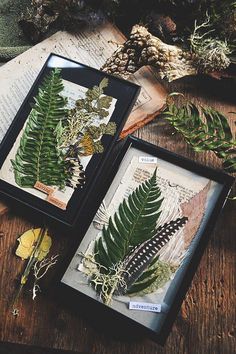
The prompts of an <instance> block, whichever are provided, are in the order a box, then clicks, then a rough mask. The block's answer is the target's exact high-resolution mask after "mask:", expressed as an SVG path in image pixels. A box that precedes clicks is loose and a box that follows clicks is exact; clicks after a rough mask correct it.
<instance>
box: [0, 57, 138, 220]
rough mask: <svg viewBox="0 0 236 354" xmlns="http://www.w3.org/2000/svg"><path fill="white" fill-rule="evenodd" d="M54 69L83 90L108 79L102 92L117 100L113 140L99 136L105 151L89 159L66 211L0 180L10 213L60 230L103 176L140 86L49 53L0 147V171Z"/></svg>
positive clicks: (2, 193) (111, 119)
mask: <svg viewBox="0 0 236 354" xmlns="http://www.w3.org/2000/svg"><path fill="white" fill-rule="evenodd" d="M53 68H60V69H61V77H62V79H63V80H67V81H69V82H72V83H74V84H76V85H80V86H83V87H85V88H92V87H93V86H94V85H98V84H99V83H100V82H101V80H102V79H103V78H107V79H108V86H107V87H106V88H105V90H104V94H105V95H107V96H111V97H112V98H115V99H116V101H115V102H116V103H115V107H114V110H113V111H112V113H111V116H110V118H109V122H114V123H116V127H117V128H116V132H115V134H114V135H113V136H111V135H105V136H102V139H101V142H102V144H103V146H104V151H103V152H102V153H101V154H93V155H92V157H91V160H90V161H89V163H88V165H87V167H86V170H85V175H86V181H87V182H86V184H85V186H84V188H82V189H79V188H78V189H75V191H74V192H73V194H72V197H71V198H70V200H69V202H68V205H67V208H66V210H60V209H59V208H58V207H57V206H55V205H53V204H50V203H48V202H46V201H45V200H43V199H40V198H39V197H37V196H35V195H32V194H30V193H29V192H27V191H25V190H22V189H21V188H20V187H19V188H18V187H17V186H14V185H12V184H10V183H8V182H7V181H6V180H2V179H0V196H1V198H2V200H4V201H6V202H7V203H8V204H9V205H10V206H11V208H12V209H14V210H17V208H18V209H19V208H21V207H23V208H24V209H23V210H26V211H27V213H24V211H23V214H25V215H26V214H27V215H30V216H31V217H35V218H36V220H37V219H38V216H39V214H40V215H41V217H42V220H43V222H44V223H45V224H46V223H47V222H53V223H54V224H55V225H56V224H58V223H59V225H61V226H65V227H73V226H74V225H75V223H76V220H77V218H78V216H79V213H80V210H81V209H82V208H83V205H84V204H85V203H86V200H87V198H88V196H89V191H90V189H91V187H92V185H94V184H96V180H97V177H98V175H99V174H100V173H101V172H102V169H103V166H104V163H105V161H106V159H107V158H108V156H109V153H110V151H111V150H112V148H113V146H114V144H115V142H116V141H117V139H118V138H119V135H120V133H121V131H122V128H123V126H124V124H125V122H126V119H127V118H128V116H129V113H130V112H131V110H132V108H133V106H134V104H135V102H136V98H137V96H138V94H139V92H140V86H138V85H136V84H134V83H132V82H129V81H126V80H123V79H120V78H117V77H115V76H112V75H110V74H106V73H104V72H102V71H99V70H97V69H94V68H91V67H89V66H87V65H84V64H81V63H79V62H76V61H74V60H71V59H68V58H66V57H63V56H61V55H58V54H54V53H51V54H50V55H49V56H48V58H47V60H46V62H45V64H44V65H43V67H42V69H41V71H40V72H39V74H38V76H37V78H36V80H35V81H34V83H33V85H32V87H31V89H30V91H29V92H28V94H27V96H26V98H25V100H24V101H23V103H22V105H21V107H20V109H19V110H18V112H17V114H16V116H15V118H14V120H13V122H12V124H11V126H10V127H9V129H8V131H7V133H6V135H5V137H4V138H3V140H2V143H1V144H0V169H1V168H2V166H3V164H4V162H5V160H6V159H7V156H8V154H9V153H10V151H11V149H12V148H13V145H14V143H15V141H16V139H17V137H18V135H19V133H20V132H21V130H22V129H23V126H24V124H25V122H26V120H27V119H28V117H29V114H30V111H31V109H32V104H33V102H34V97H35V96H36V94H37V93H38V88H39V86H40V85H41V83H42V82H43V79H44V77H45V75H47V74H48V73H49V72H50V70H52V69H53Z"/></svg>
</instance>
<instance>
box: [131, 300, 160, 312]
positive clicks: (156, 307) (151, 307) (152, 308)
mask: <svg viewBox="0 0 236 354" xmlns="http://www.w3.org/2000/svg"><path fill="white" fill-rule="evenodd" d="M129 309H130V310H138V311H149V312H161V304H152V303H149V302H136V301H130V303H129Z"/></svg>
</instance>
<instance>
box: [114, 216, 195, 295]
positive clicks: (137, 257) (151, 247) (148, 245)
mask: <svg viewBox="0 0 236 354" xmlns="http://www.w3.org/2000/svg"><path fill="white" fill-rule="evenodd" d="M187 220H188V218H186V217H182V218H178V219H176V220H172V221H170V222H169V223H166V224H164V225H163V226H160V227H159V228H158V229H157V232H156V234H155V235H154V236H153V237H152V238H151V239H149V240H147V241H145V242H143V243H141V244H139V245H138V246H136V247H134V248H133V249H132V251H131V253H130V254H129V255H128V256H127V257H126V258H125V259H124V263H123V268H124V276H123V277H124V280H125V284H126V286H125V287H124V286H120V285H118V287H117V289H116V291H115V292H114V295H124V294H125V293H126V291H127V290H128V289H129V288H130V287H131V286H132V284H134V282H135V281H136V280H137V279H138V278H139V277H140V275H141V274H142V273H143V271H144V270H145V269H146V268H147V267H148V266H149V264H150V263H151V262H152V260H153V259H154V257H155V256H156V255H157V253H158V252H159V250H160V249H161V248H162V247H163V246H164V245H165V244H166V243H167V242H168V241H169V240H170V238H171V237H172V236H173V235H174V234H175V232H176V231H178V230H179V229H180V228H181V227H182V226H183V225H184V224H185V223H186V222H187Z"/></svg>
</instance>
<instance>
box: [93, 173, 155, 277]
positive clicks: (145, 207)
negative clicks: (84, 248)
mask: <svg viewBox="0 0 236 354" xmlns="http://www.w3.org/2000/svg"><path fill="white" fill-rule="evenodd" d="M160 195H161V192H160V189H159V188H158V186H157V182H156V172H155V173H154V174H153V176H152V177H151V178H150V179H148V180H147V181H145V182H143V183H142V184H141V185H140V186H138V187H137V188H136V189H135V190H134V192H133V193H131V194H130V195H129V197H128V199H127V200H125V199H124V200H123V202H122V203H121V204H120V205H119V209H118V211H117V212H116V213H115V214H114V216H113V218H111V217H110V219H109V223H108V227H104V228H103V231H102V236H101V237H100V238H99V239H98V240H96V242H95V248H94V253H95V259H96V262H98V263H99V264H100V265H102V266H104V267H106V269H107V272H109V269H111V268H112V267H113V266H114V265H115V264H118V263H119V262H122V261H123V260H124V258H125V256H127V254H128V253H129V252H130V251H131V249H132V248H133V247H135V246H137V245H139V244H140V243H142V242H144V241H146V240H148V239H150V238H151V237H152V236H154V235H155V232H156V223H157V219H158V217H159V215H160V206H161V203H162V199H161V198H160Z"/></svg>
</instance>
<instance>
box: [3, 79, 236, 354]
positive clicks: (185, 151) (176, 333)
mask: <svg viewBox="0 0 236 354" xmlns="http://www.w3.org/2000/svg"><path fill="white" fill-rule="evenodd" d="M166 87H167V89H169V90H170V91H179V92H186V93H187V95H188V96H190V97H193V98H194V100H195V101H197V102H200V103H202V104H209V105H212V106H214V107H216V108H217V109H219V110H221V111H222V112H224V113H225V114H226V115H227V116H228V117H230V119H231V124H232V127H233V119H234V115H233V114H229V113H228V112H231V111H236V100H235V88H236V84H235V82H233V81H230V80H228V81H227V80H224V81H217V80H214V79H212V78H209V77H198V78H185V79H182V80H178V81H177V82H175V83H173V84H171V85H166ZM172 133H173V130H172V128H171V127H170V126H169V125H168V124H167V123H166V122H164V121H163V120H161V119H159V118H157V119H156V120H155V121H153V122H152V123H150V124H149V125H147V126H145V127H144V128H142V129H140V130H139V131H138V132H137V133H136V135H137V136H139V137H140V138H142V139H144V140H147V141H149V142H151V143H154V144H156V145H159V146H161V147H164V148H168V149H169V150H171V151H174V152H177V153H179V154H181V155H184V156H187V157H189V158H191V159H193V160H195V161H199V162H201V163H203V164H205V165H208V166H214V167H217V168H220V166H221V162H220V161H219V159H217V158H216V156H215V155H214V154H212V153H202V154H197V153H194V152H193V151H192V150H191V148H190V147H189V146H187V145H186V144H185V143H184V141H183V139H182V138H181V137H180V136H179V135H177V134H174V135H173V134H172ZM235 204H236V203H235V202H233V201H228V202H227V203H226V206H225V208H224V211H223V212H222V214H221V216H220V218H219V220H218V221H217V226H216V228H215V231H214V233H213V234H212V237H211V241H210V243H209V246H208V247H207V249H206V251H205V253H204V256H203V258H202V261H201V264H200V267H199V268H198V271H197V273H196V275H195V277H194V280H193V282H192V286H191V287H190V289H189V291H188V293H187V296H186V299H185V301H184V302H183V305H182V307H181V311H180V313H179V315H178V318H177V320H176V321H175V324H174V327H173V330H172V332H171V334H170V336H169V338H168V341H167V343H166V346H165V347H164V348H162V347H160V346H159V345H157V344H156V343H154V342H151V341H149V340H147V339H145V338H140V337H138V338H137V339H135V340H130V341H124V340H121V339H117V338H116V339H114V338H112V337H111V336H110V335H107V334H106V333H102V332H98V331H96V330H95V329H94V328H93V326H91V324H90V323H89V322H87V321H85V320H83V319H82V318H79V317H78V316H76V314H75V313H73V312H72V311H69V310H67V309H66V308H61V307H60V306H59V305H58V302H57V294H54V297H53V298H49V297H48V296H47V292H46V291H43V292H42V293H41V294H39V296H38V298H37V299H36V300H35V301H32V300H31V293H30V292H29V290H28V289H26V291H25V292H24V295H23V296H22V297H21V298H20V300H19V303H18V307H19V310H20V315H19V316H18V317H14V316H13V315H12V314H11V312H10V308H9V304H10V301H11V299H12V297H13V294H14V291H15V286H16V281H17V279H18V278H19V274H20V272H21V271H22V269H23V267H24V263H22V261H21V260H19V259H18V258H17V257H15V256H14V255H13V253H14V250H15V247H16V239H17V237H18V235H19V234H21V233H22V232H24V231H25V230H27V229H28V228H29V227H32V226H34V225H32V224H31V223H30V222H28V221H27V220H25V219H23V218H21V217H19V216H17V215H12V214H10V213H9V214H7V215H4V216H0V294H1V298H0V311H1V312H0V340H1V341H2V344H1V345H0V354H5V353H7V354H10V353H14V354H18V353H28V352H29V353H35V354H38V353H40V354H41V351H40V349H39V348H33V347H30V348H31V349H30V350H31V351H27V350H28V348H29V347H18V346H14V345H12V346H13V347H11V345H10V344H7V342H12V343H20V344H25V345H30V346H36V347H43V348H45V349H43V350H42V353H44V354H45V353H53V352H54V351H52V349H62V350H71V351H74V352H77V353H78V352H79V353H82V352H84V353H93V354H95V353H96V354H111V353H114V354H147V353H148V354H154V353H155V354H172V353H173V354H232V353H234V352H235V348H236V343H235V329H234V315H235V313H234V304H235V225H234V220H235V219H234V217H235ZM70 242H71V239H70V235H62V236H58V235H57V236H54V242H53V251H52V253H54V254H55V253H59V254H60V255H61V258H62V255H63V254H65V253H66V251H67V249H68V247H69V246H70ZM56 271H57V268H54V270H51V271H50V273H48V276H47V279H45V281H46V283H44V284H43V285H44V286H48V285H50V280H51V279H52V276H53V272H56ZM42 290H43V289H42ZM99 321H102V319H101V318H94V322H99ZM46 348H48V349H46ZM49 348H51V349H50V350H49ZM62 353H63V352H62Z"/></svg>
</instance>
